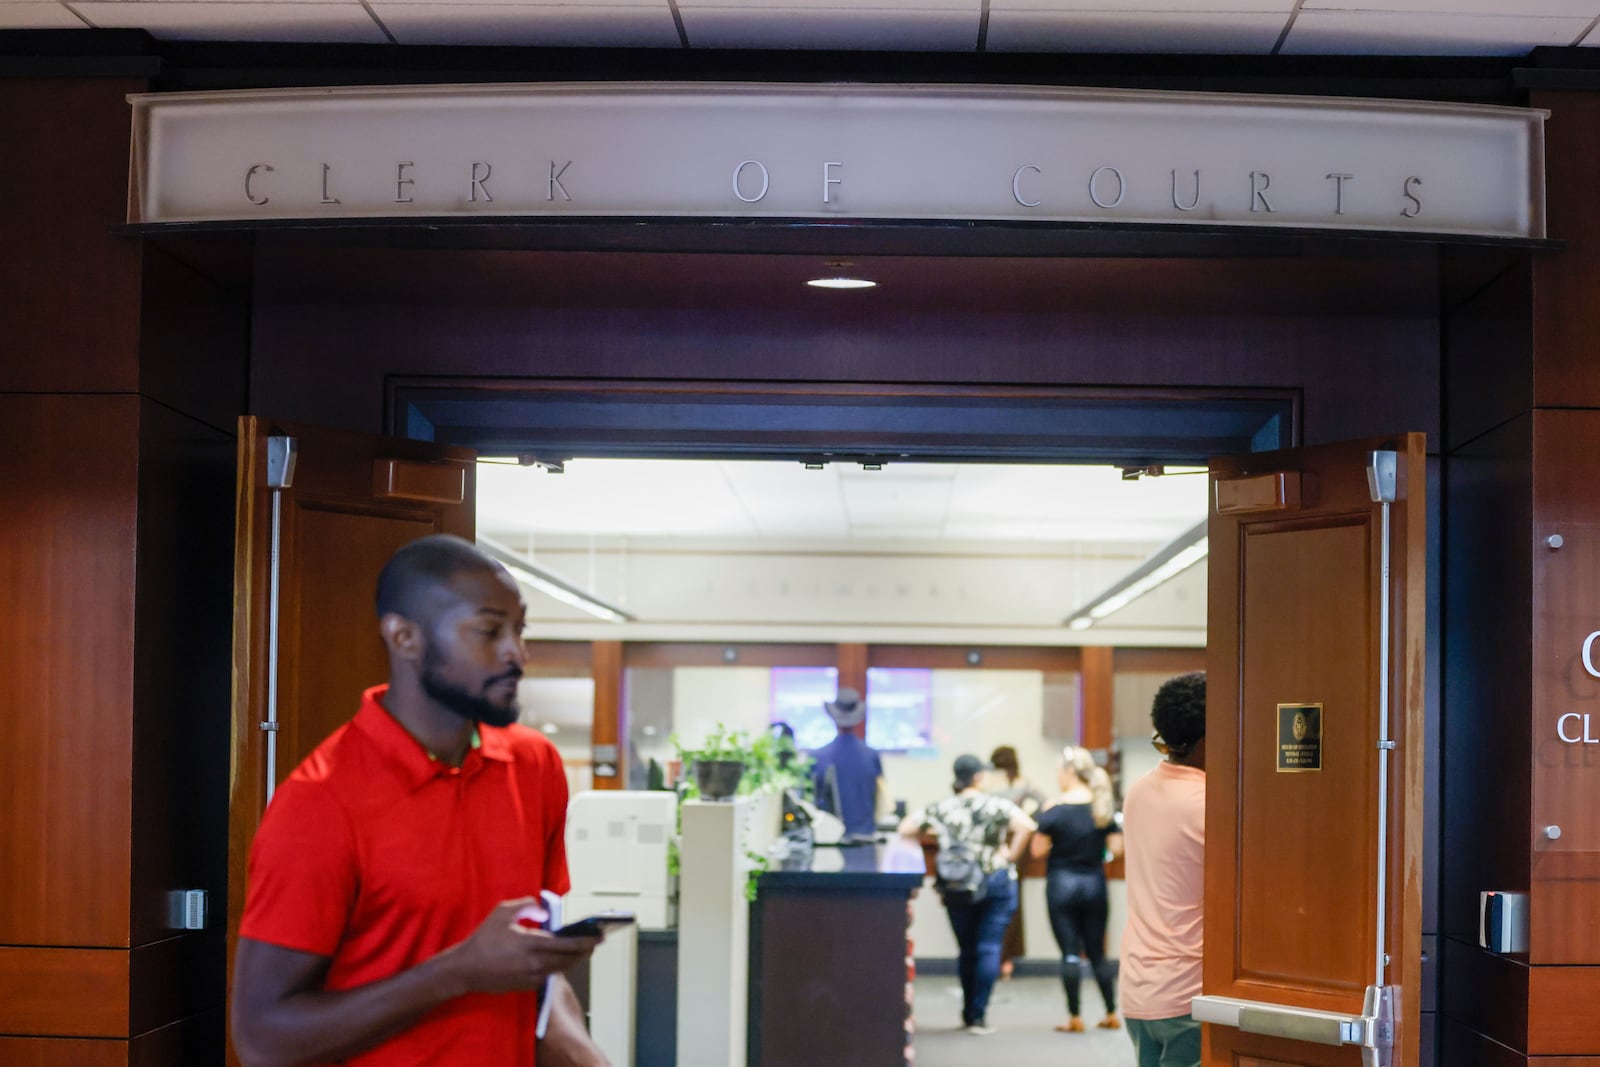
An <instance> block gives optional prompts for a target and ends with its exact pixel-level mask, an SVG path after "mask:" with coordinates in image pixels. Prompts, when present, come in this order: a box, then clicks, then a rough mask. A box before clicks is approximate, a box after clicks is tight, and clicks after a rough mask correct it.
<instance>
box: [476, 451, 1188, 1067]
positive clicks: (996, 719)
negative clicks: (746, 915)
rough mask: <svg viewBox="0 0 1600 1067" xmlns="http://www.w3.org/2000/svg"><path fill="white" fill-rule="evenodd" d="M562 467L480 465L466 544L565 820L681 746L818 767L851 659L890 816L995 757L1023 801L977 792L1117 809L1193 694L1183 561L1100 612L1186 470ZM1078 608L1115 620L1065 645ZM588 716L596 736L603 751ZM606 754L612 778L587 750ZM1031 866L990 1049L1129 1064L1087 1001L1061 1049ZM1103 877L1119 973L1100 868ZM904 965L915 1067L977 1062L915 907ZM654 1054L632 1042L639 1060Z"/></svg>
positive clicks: (1164, 536)
mask: <svg viewBox="0 0 1600 1067" xmlns="http://www.w3.org/2000/svg"><path fill="white" fill-rule="evenodd" d="M557 454H558V453H556V452H552V451H550V450H549V449H548V448H545V449H544V450H543V458H536V457H535V455H534V454H533V453H532V452H520V451H519V452H518V453H517V454H515V455H512V456H502V457H486V458H483V459H481V460H480V461H479V464H478V472H477V479H478V482H477V484H478V489H477V531H478V537H479V540H480V542H481V543H483V544H486V545H490V546H492V547H493V548H494V550H495V551H496V552H498V553H502V554H503V557H502V558H505V557H513V559H514V562H520V563H522V564H525V565H526V566H513V567H512V571H513V574H514V575H516V576H517V577H518V578H519V580H520V581H521V582H522V583H523V585H524V595H525V598H526V599H527V602H528V605H529V614H528V620H529V621H528V630H527V635H528V637H529V639H530V642H531V643H530V655H531V661H530V664H529V668H528V677H527V678H526V679H525V681H524V683H523V696H522V704H523V708H524V719H525V722H526V723H527V724H528V725H530V726H532V727H534V728H536V729H540V730H542V731H543V732H545V733H546V734H547V735H548V736H549V737H550V738H551V740H553V741H554V742H555V743H556V745H557V747H558V748H559V749H560V750H561V752H562V754H563V759H564V762H565V764H566V767H567V771H568V776H569V785H570V788H571V789H572V790H573V792H574V793H577V792H580V791H582V790H585V789H588V788H591V787H592V786H593V785H594V784H595V782H596V778H595V774H596V771H597V768H603V767H604V765H605V764H607V763H608V762H610V761H615V763H614V769H615V771H616V778H615V780H614V781H613V782H608V783H605V784H608V785H612V784H614V785H618V786H620V787H622V788H626V789H647V788H672V787H673V786H674V785H675V784H676V782H677V781H678V780H679V778H680V776H681V775H682V774H683V773H684V770H685V768H683V766H682V763H681V760H680V759H679V758H678V756H679V751H680V746H681V747H686V748H691V749H692V748H694V747H696V746H698V745H699V744H700V742H701V741H702V740H703V739H704V737H705V736H706V735H708V734H709V733H710V732H712V731H713V730H718V729H733V730H742V731H744V732H746V733H747V734H749V735H756V734H759V733H761V732H763V731H766V730H768V729H770V728H772V727H773V726H775V725H776V724H778V723H780V722H781V723H785V724H787V725H788V726H790V727H791V728H792V729H793V730H794V732H795V738H796V743H797V747H798V748H800V749H801V751H802V752H806V751H810V750H815V749H817V748H820V747H821V746H822V745H824V744H826V743H827V742H828V741H830V740H831V739H832V737H833V733H834V730H833V727H832V724H831V723H830V722H829V720H828V719H827V718H826V716H825V715H824V714H823V711H822V702H823V701H824V700H828V699H831V698H832V696H833V695H834V693H835V691H836V689H837V687H838V686H839V685H841V684H844V682H843V680H842V679H843V676H844V675H848V674H850V672H851V669H852V663H851V662H849V661H851V660H852V657H854V662H855V664H856V665H857V666H859V667H860V668H861V673H862V677H863V679H864V690H863V694H864V697H865V701H866V705H867V723H866V730H865V734H866V740H867V742H868V744H869V745H871V746H872V747H873V748H875V749H877V750H878V751H879V752H880V753H881V755H882V758H883V766H884V772H885V779H886V781H887V785H888V795H889V798H890V800H891V802H894V803H896V804H897V806H898V809H899V810H901V811H902V812H903V811H905V810H911V811H915V810H917V809H920V808H921V807H923V806H925V805H927V804H929V803H932V802H933V801H935V800H938V799H940V798H942V797H943V796H945V795H948V792H949V772H950V765H951V761H952V760H953V759H954V758H955V757H956V756H957V755H960V754H962V753H975V754H978V755H979V756H980V757H982V758H984V759H988V758H989V756H990V754H991V753H992V752H993V751H994V750H995V749H996V748H998V747H1000V746H1002V745H1005V746H1011V747H1012V748H1014V749H1015V750H1016V752H1017V755H1018V758H1019V764H1020V769H1021V771H1022V776H1021V780H1020V781H1019V782H1015V783H1012V782H1007V781H1005V780H1004V778H1003V776H1000V775H995V776H992V777H993V782H992V787H993V788H994V789H995V790H996V791H1004V792H1011V791H1025V792H1031V793H1034V794H1036V795H1037V799H1035V800H1033V801H1032V803H1035V804H1037V803H1039V802H1041V801H1042V802H1044V803H1049V802H1051V801H1053V800H1054V798H1055V797H1056V796H1057V795H1058V793H1059V788H1058V783H1057V771H1056V767H1057V757H1058V754H1059V752H1060V750H1061V748H1062V746H1064V745H1081V746H1083V747H1086V748H1089V749H1091V750H1092V751H1093V752H1094V754H1095V757H1096V759H1097V761H1099V762H1101V763H1102V764H1103V765H1105V766H1106V767H1107V769H1108V771H1109V772H1110V773H1111V776H1112V781H1113V787H1114V790H1115V791H1116V793H1117V795H1118V796H1119V797H1120V791H1121V786H1122V785H1123V784H1124V783H1125V782H1131V781H1132V780H1133V779H1134V778H1137V777H1139V776H1141V775H1143V774H1144V773H1146V772H1147V771H1148V770H1149V769H1150V768H1151V767H1153V766H1154V764H1155V763H1156V762H1157V761H1158V760H1159V758H1160V757H1159V755H1158V754H1157V753H1156V752H1155V751H1154V750H1153V749H1152V748H1151V746H1150V744H1149V732H1150V731H1149V718H1148V712H1149V706H1150V699H1151V696H1152V695H1153V693H1154V690H1155V688H1156V687H1157V686H1159V685H1160V684H1161V682H1162V681H1164V680H1165V679H1167V678H1169V677H1171V676H1172V675H1173V674H1177V673H1182V672H1184V671H1187V670H1198V669H1203V667H1204V644H1205V624H1206V582H1205V579H1206V573H1205V571H1206V569H1205V566H1204V565H1203V542H1202V544H1201V546H1200V547H1201V553H1200V554H1195V553H1190V554H1189V558H1188V560H1187V566H1184V567H1182V568H1181V569H1176V570H1171V571H1169V572H1167V573H1163V574H1159V575H1156V576H1155V577H1156V580H1155V581H1150V582H1146V583H1144V584H1143V585H1142V586H1141V587H1139V588H1138V589H1136V590H1133V592H1134V593H1135V595H1133V596H1131V597H1129V598H1127V599H1126V600H1125V601H1123V600H1121V599H1118V600H1116V601H1113V600H1112V599H1111V598H1108V597H1107V595H1106V594H1107V593H1108V592H1109V591H1112V590H1115V589H1117V588H1119V587H1121V588H1126V587H1127V581H1126V580H1127V579H1128V577H1129V576H1130V575H1132V574H1134V573H1136V572H1139V571H1141V569H1142V568H1143V569H1144V570H1145V572H1146V573H1148V568H1145V567H1144V565H1145V564H1147V562H1148V561H1150V560H1152V559H1155V558H1161V557H1163V555H1164V554H1165V556H1166V557H1168V558H1170V555H1171V553H1170V552H1165V550H1167V549H1168V548H1169V547H1170V546H1172V545H1173V544H1174V543H1180V542H1183V541H1184V539H1185V538H1186V537H1188V536H1189V535H1191V534H1192V532H1193V531H1194V530H1195V529H1196V527H1197V525H1198V527H1199V528H1200V529H1201V530H1202V531H1203V528H1204V521H1205V516H1206V511H1207V480H1206V478H1205V470H1204V468H1203V467H1192V466H1177V465H1171V466H1168V465H1154V464H1147V465H1144V466H1133V465H1126V464H1125V465H1117V466H1112V465H1106V464H1100V465H1092V466H1091V465H1085V464H1061V463H1055V464H1050V463H1031V464H1007V463H992V462H991V463H936V462H915V461H910V460H906V459H895V460H884V459H882V458H852V459H840V458H837V457H831V458H830V457H826V456H824V457H818V456H807V457H792V458H789V459H783V460H777V459H659V458H658V459H623V458H571V457H570V456H561V457H560V458H554V457H555V456H557ZM1191 543H1192V538H1191ZM1091 605H1100V606H1104V607H1106V608H1107V609H1108V610H1105V611H1104V612H1103V613H1099V612H1097V613H1096V614H1095V615H1094V616H1093V617H1092V618H1090V619H1089V621H1090V625H1088V626H1086V627H1073V626H1069V621H1070V620H1073V619H1075V618H1088V617H1089V616H1088V612H1087V611H1085V610H1084V609H1086V608H1088V607H1089V606H1091ZM599 641H605V642H612V641H615V642H620V643H621V646H622V647H621V653H620V655H621V662H622V665H623V682H622V685H621V689H620V693H619V694H618V697H617V700H616V702H615V705H614V706H610V707H603V706H602V703H603V702H604V700H605V697H604V696H603V695H602V694H600V693H599V692H598V688H599V687H598V686H597V684H596V681H595V677H594V675H593V672H592V663H593V656H592V654H591V653H590V648H591V646H592V645H593V643H594V642H599ZM1085 646H1087V647H1085ZM855 650H859V651H855ZM1086 651H1087V653H1088V655H1087V656H1086V655H1085V652H1086ZM1086 659H1088V660H1090V661H1091V662H1089V663H1086V662H1085V661H1086ZM1091 676H1092V677H1091ZM852 684H857V685H859V684H861V682H855V681H852ZM1089 685H1093V686H1095V687H1096V688H1097V692H1096V693H1095V694H1093V695H1090V694H1088V693H1087V692H1086V688H1087V687H1088V686H1089ZM1101 689H1103V690H1104V692H1099V691H1098V690H1101ZM606 716H609V717H611V720H612V722H611V723H610V724H608V726H609V727H610V729H611V730H614V731H615V733H614V734H613V733H609V732H608V730H607V729H605V728H602V729H596V721H597V719H599V718H601V717H606ZM601 735H605V736H615V737H616V739H617V744H616V747H615V750H613V749H612V747H611V745H610V744H609V743H601V744H598V745H597V744H596V743H595V738H596V737H597V736H601ZM893 821H894V820H893V819H892V818H886V819H885V821H884V822H883V824H882V826H883V827H884V828H885V829H886V830H887V828H888V826H889V823H891V822H893ZM1043 866H1044V864H1043V861H1042V860H1039V861H1031V862H1026V863H1025V864H1024V873H1025V877H1024V878H1023V879H1022V881H1021V883H1020V884H1021V894H1020V899H1021V907H1020V909H1019V910H1020V912H1021V921H1020V923H1019V930H1018V932H1017V933H1016V935H1015V936H1014V937H1013V938H1012V944H1013V945H1014V950H1015V951H1017V952H1018V957H1017V959H1016V960H1015V961H1014V975H1013V977H1011V978H1010V980H1008V981H1006V982H1004V983H1003V984H1002V985H1001V986H1000V987H999V989H998V990H997V991H996V994H995V997H994V1000H993V1001H992V1004H993V1009H992V1012H991V1022H992V1023H993V1024H994V1025H995V1026H996V1028H997V1030H998V1033H997V1034H996V1035H995V1038H996V1044H997V1045H1001V1046H1004V1048H1003V1049H1000V1051H1010V1052H1014V1053H1016V1054H1017V1055H1022V1056H1034V1057H1046V1056H1047V1057H1049V1058H1051V1059H1052V1060H1053V1061H1054V1062H1063V1063H1067V1064H1083V1065H1089V1064H1120V1063H1131V1062H1132V1053H1131V1047H1130V1046H1129V1044H1128V1041H1127V1038H1126V1036H1125V1035H1122V1034H1120V1033H1114V1032H1108V1031H1095V1029H1094V1027H1093V1023H1094V1022H1096V1021H1097V1020H1098V1019H1099V1018H1101V1017H1102V1014H1103V1012H1102V1009H1100V1008H1098V1007H1097V1006H1096V1005H1097V1004H1098V994H1097V993H1096V992H1095V990H1094V982H1093V981H1092V979H1091V978H1088V977H1086V978H1085V979H1084V980H1083V981H1082V983H1081V986H1082V989H1083V991H1084V997H1085V1004H1086V1010H1085V1016H1086V1018H1087V1019H1088V1022H1089V1023H1090V1032H1089V1033H1088V1034H1087V1035H1063V1034H1059V1033H1056V1032H1055V1031H1054V1027H1055V1026H1056V1024H1058V1023H1061V1022H1064V1021H1065V1019H1066V1011H1065V1005H1064V1000H1063V992H1062V988H1061V980H1060V968H1061V955H1062V953H1061V949H1060V947H1059V946H1058V944H1057V943H1056V941H1055V939H1054V938H1053V936H1052V931H1051V923H1050V917H1049V913H1048V910H1047V904H1046V901H1045V893H1044V880H1043V878H1042V874H1043ZM1109 873H1110V881H1109V887H1110V900H1111V907H1110V921H1109V924H1108V931H1109V936H1108V957H1109V958H1111V959H1115V958H1116V957H1117V954H1118V945H1119V943H1120V932H1121V927H1122V923H1123V919H1124V916H1125V912H1126V905H1125V894H1124V893H1123V890H1122V884H1121V881H1120V875H1121V869H1120V863H1117V862H1113V863H1112V865H1111V867H1110V871H1109ZM574 874H575V876H577V877H580V878H581V876H582V875H581V872H578V871H575V872H574ZM909 937H910V940H911V942H912V944H913V945H914V946H915V955H916V960H917V966H918V978H917V982H916V985H915V989H914V1005H915V1014H914V1023H915V1025H916V1027H917V1037H916V1047H917V1055H918V1060H919V1062H922V1063H933V1064H935V1067H938V1065H940V1064H943V1063H945V1062H949V1063H952V1064H953V1063H955V1062H956V1061H957V1057H961V1058H962V1059H965V1058H966V1057H968V1056H970V1051H971V1050H970V1048H969V1047H968V1043H969V1042H970V1038H969V1037H967V1035H966V1034H964V1033H963V1032H962V1031H961V1028H960V1027H958V1026H956V1025H955V1021H956V1019H957V1017H958V1015H959V1005H960V1001H959V992H960V990H959V985H958V984H957V982H956V980H955V977H954V959H955V956H956V946H955V942H954V938H953V935H952V934H951V931H950V927H949V923H948V921H947V918H946V916H945V914H944V910H943V908H942V907H941V906H940V903H939V900H938V897H937V896H936V894H934V893H933V892H932V891H924V892H922V893H920V894H918V895H917V898H916V900H915V901H914V903H913V908H912V918H911V925H910V930H909ZM769 995H771V994H769ZM642 1014H643V1015H644V1016H646V1017H648V1016H650V1014H651V1013H650V1012H649V1011H643V1013H642ZM656 1014H657V1016H658V1017H659V1016H660V1014H661V1013H659V1012H658V1013H656ZM658 1043H660V1044H662V1045H666V1046H670V1042H658ZM648 1044H650V1042H646V1041H645V1040H643V1037H642V1035H641V1040H640V1042H639V1049H640V1052H639V1054H640V1055H641V1056H645V1055H647V1053H646V1052H645V1048H646V1046H647V1045H648ZM941 1057H944V1058H941ZM642 1062H644V1061H643V1060H641V1063H642Z"/></svg>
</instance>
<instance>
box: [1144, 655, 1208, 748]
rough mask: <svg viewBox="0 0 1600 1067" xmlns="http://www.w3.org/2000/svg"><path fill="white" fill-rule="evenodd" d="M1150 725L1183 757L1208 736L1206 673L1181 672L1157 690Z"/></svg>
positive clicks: (1151, 708) (1152, 704)
mask: <svg viewBox="0 0 1600 1067" xmlns="http://www.w3.org/2000/svg"><path fill="white" fill-rule="evenodd" d="M1150 724H1151V725H1152V726H1154V727H1155V728H1156V733H1158V734H1160V735H1161V739H1162V740H1163V741H1165V742H1166V743H1167V744H1168V745H1169V746H1170V747H1171V749H1172V752H1173V754H1174V755H1176V756H1179V757H1180V758H1181V757H1183V756H1185V755H1187V754H1188V753H1189V751H1190V750H1191V749H1193V748H1194V746H1195V744H1196V743H1198V742H1199V741H1200V739H1201V738H1203V737H1205V736H1206V674H1205V672H1204V671H1195V672H1194V673H1193V674H1180V675H1178V677H1176V678H1169V679H1168V680H1167V681H1166V682H1164V683H1163V684H1162V686H1161V688H1160V689H1159V690H1157V691H1156V698H1155V700H1154V701H1153V702H1152V703H1151V705H1150Z"/></svg>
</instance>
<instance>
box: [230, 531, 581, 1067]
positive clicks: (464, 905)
mask: <svg viewBox="0 0 1600 1067" xmlns="http://www.w3.org/2000/svg"><path fill="white" fill-rule="evenodd" d="M377 602H378V603H377V606H378V629H379V632H380V633H381V634H382V636H383V641H384V644H385V645H386V646H387V648H388V651H389V684H388V685H386V686H377V687H375V688H373V689H369V690H367V692H366V694H365V695H364V697H363V699H362V702H361V708H360V710H359V711H357V712H356V716H355V718H354V719H352V720H351V721H350V722H349V723H347V724H346V725H345V726H343V727H341V728H340V729H339V730H337V731H335V732H334V734H333V735H332V736H331V737H329V738H328V739H327V740H326V741H324V742H323V743H322V744H321V745H319V746H318V747H317V749H316V751H315V752H313V753H312V754H311V755H310V756H309V757H308V758H307V759H306V761H305V762H304V763H302V764H301V765H300V766H299V767H298V768H296V769H295V771H294V773H293V774H292V775H290V776H289V779H288V780H287V781H286V782H284V784H283V786H282V788H280V789H279V790H278V791H277V794H276V796H275V797H274V799H273V801H272V804H271V805H270V806H269V807H268V808H267V811H266V814H265V815H264V817H263V818H262V821H261V828H260V830H259V831H258V832H257V834H256V838H255V843H254V845H253V847H252V849H251V853H250V869H249V886H248V891H247V895H246V900H245V911H244V918H243V921H242V923H241V925H240V930H239V947H238V953H237V956H236V958H235V966H234V983H233V984H234V988H233V1039H234V1047H235V1049H236V1050H237V1052H238V1054H239V1058H240V1059H241V1060H242V1061H243V1062H244V1063H245V1064H246V1065H247V1067H291V1065H293V1067H303V1065H323V1064H334V1063H339V1064H347V1065H351V1067H355V1065H359V1067H380V1065H381V1067H423V1065H427V1067H455V1065H461V1067H467V1065H471V1067H533V1064H534V1062H535V1045H536V1044H537V1045H538V1049H537V1055H538V1061H539V1064H540V1067H605V1064H606V1060H605V1057H604V1056H603V1055H602V1054H601V1053H600V1052H599V1050H598V1049H597V1048H595V1046H594V1044H593V1042H591V1041H590V1039H589V1035H588V1033H587V1031H586V1029H585V1027H584V1021H583V1015H582V1011H581V1009H580V1007H579V1005H578V1002H577V998H576V997H575V996H574V995H573V993H572V989H571V987H570V986H569V985H568V984H567V981H566V979H565V978H564V977H562V975H563V974H564V972H565V971H567V970H568V969H569V968H571V967H572V966H574V965H575V964H577V963H579V962H580V961H581V960H583V959H584V958H586V957H587V956H588V955H589V954H590V953H591V952H593V951H594V947H595V945H596V943H597V942H596V941H595V940H594V939H592V938H565V937H561V938H558V937H552V936H550V935H549V934H546V933H543V932H541V931H535V930H528V929H524V928H522V927H521V926H520V925H519V924H518V923H517V921H516V913H517V912H518V910H519V909H521V908H522V907H524V906H526V905H528V904H530V903H532V902H534V901H535V900H537V898H538V896H539V893H540V891H541V890H546V889H548V890H550V891H552V892H555V893H565V892H566V891H567V889H568V881H567V863H566V852H565V849H564V847H563V841H562V838H563V833H564V830H565V825H566V807H567V786H566V777H565V775H564V773H563V771H562V767H561V758H560V756H559V755H558V753H557V752H556V749H555V746H554V745H552V744H551V743H550V742H549V741H548V740H547V739H546V738H545V737H544V736H543V735H542V734H539V733H538V732H536V731H533V730H528V729H525V728H523V727H521V726H519V725H517V724H516V720H517V704H516V692H517V682H518V680H519V679H520V678H521V677H522V663H523V650H522V625H523V604H522V598H521V596H520V595H519V594H518V592H517V587H516V584H515V583H514V582H513V581H512V580H511V577H510V575H508V574H507V573H506V571H505V569H504V568H503V567H501V566H500V565H499V564H498V563H496V562H494V561H492V560H490V559H488V558H487V557H485V556H483V555H482V554H481V553H479V552H478V550H477V549H476V548H474V547H473V546H472V545H471V544H469V543H468V542H466V541H463V540H461V539H459V538H454V537H445V536H438V537H427V538H423V539H422V540H420V541H415V542H413V543H411V544H409V545H407V546H406V547H404V548H402V549H401V550H400V551H399V552H397V553H395V555H394V556H393V558H391V559H390V560H389V562H388V563H387V564H386V565H385V567H384V569H383V573H382V574H381V575H380V576H379V578H378V595H377ZM550 978H553V979H554V980H553V981H552V982H551V983H550V989H551V991H552V997H553V1002H552V1010H551V1017H550V1024H549V1028H548V1032H547V1033H546V1035H545V1037H544V1039H543V1040H542V1041H538V1040H536V1038H535V1027H536V1022H537V1019H538V1016H539V1009H540V1003H539V998H540V995H541V993H542V992H543V990H544V989H545V987H546V979H550Z"/></svg>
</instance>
